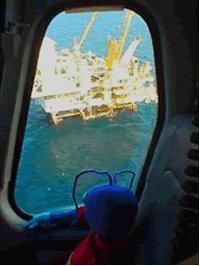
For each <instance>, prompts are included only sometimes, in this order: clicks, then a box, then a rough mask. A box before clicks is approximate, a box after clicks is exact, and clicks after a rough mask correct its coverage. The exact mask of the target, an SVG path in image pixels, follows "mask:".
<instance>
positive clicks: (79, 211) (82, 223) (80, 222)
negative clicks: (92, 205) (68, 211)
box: [77, 206, 88, 227]
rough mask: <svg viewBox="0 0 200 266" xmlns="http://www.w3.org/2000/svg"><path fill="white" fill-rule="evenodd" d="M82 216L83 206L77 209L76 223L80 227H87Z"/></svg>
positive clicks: (83, 212)
mask: <svg viewBox="0 0 200 266" xmlns="http://www.w3.org/2000/svg"><path fill="white" fill-rule="evenodd" d="M84 214H85V206H82V207H79V208H78V215H79V222H78V223H77V225H79V226H81V227H88V223H87V221H86V220H85V217H84Z"/></svg>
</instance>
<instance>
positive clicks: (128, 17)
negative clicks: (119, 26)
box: [119, 10, 135, 59]
mask: <svg viewBox="0 0 200 266" xmlns="http://www.w3.org/2000/svg"><path fill="white" fill-rule="evenodd" d="M134 15H135V12H134V11H131V10H129V11H128V12H127V14H126V18H125V23H124V28H123V30H122V32H121V36H120V40H119V45H120V50H119V59H120V57H121V54H122V50H123V47H124V43H125V40H126V37H127V34H128V30H129V27H130V24H131V19H132V17H133V16H134Z"/></svg>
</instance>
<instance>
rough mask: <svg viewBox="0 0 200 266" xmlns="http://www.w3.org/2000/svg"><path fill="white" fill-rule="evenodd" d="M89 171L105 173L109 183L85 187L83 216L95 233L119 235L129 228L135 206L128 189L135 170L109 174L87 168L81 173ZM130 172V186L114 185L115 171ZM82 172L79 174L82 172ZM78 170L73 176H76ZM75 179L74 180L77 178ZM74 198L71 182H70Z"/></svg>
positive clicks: (117, 236)
mask: <svg viewBox="0 0 200 266" xmlns="http://www.w3.org/2000/svg"><path fill="white" fill-rule="evenodd" d="M86 172H87V173H88V172H93V173H98V174H107V175H108V177H109V181H110V183H109V184H103V185H99V186H95V187H93V188H92V189H91V190H89V191H88V192H87V194H86V196H85V198H84V200H83V201H84V203H85V207H86V209H85V219H86V220H87V222H88V224H89V226H90V227H91V228H92V229H93V231H94V232H95V233H97V234H98V235H99V236H101V237H103V238H107V239H109V238H120V237H122V236H125V235H126V233H127V232H129V231H130V229H131V227H132V226H133V224H134V222H135V218H136V215H137V209H138V201H137V199H136V197H135V195H134V194H133V192H132V191H131V186H132V182H133V178H134V177H135V174H134V173H133V172H132V171H129V170H127V171H120V172H116V173H115V174H114V176H113V178H111V176H110V175H109V174H108V173H107V172H98V171H96V170H88V171H84V172H83V173H86ZM126 172H129V173H132V174H133V178H132V180H131V185H130V188H127V187H123V186H120V185H117V184H116V183H117V174H120V173H126ZM83 173H82V174H83ZM80 175H81V174H79V175H78V176H77V179H78V177H79V176H80ZM77 179H76V180H75V183H76V181H77ZM73 192H74V194H73V197H74V200H75V204H76V207H77V208H78V206H77V203H76V199H75V186H74V191H73Z"/></svg>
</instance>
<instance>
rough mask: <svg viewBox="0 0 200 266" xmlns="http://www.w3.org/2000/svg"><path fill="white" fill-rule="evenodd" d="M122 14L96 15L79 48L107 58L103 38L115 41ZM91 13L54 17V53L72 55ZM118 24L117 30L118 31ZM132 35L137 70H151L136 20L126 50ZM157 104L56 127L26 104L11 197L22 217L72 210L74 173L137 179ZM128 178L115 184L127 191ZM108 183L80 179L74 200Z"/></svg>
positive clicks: (143, 30) (148, 45) (142, 27)
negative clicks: (138, 40) (63, 51)
mask: <svg viewBox="0 0 200 266" xmlns="http://www.w3.org/2000/svg"><path fill="white" fill-rule="evenodd" d="M126 12H127V11H112V12H99V13H98V17H97V18H96V20H95V21H94V23H93V25H92V28H91V30H90V32H89V34H88V35H87V37H86V39H85V42H84V43H83V46H82V51H83V52H87V51H89V50H92V51H93V52H94V53H95V54H96V55H98V56H103V57H106V55H107V51H108V44H107V41H108V38H109V36H111V37H112V38H114V39H119V37H120V33H121V30H122V28H123V22H124V16H125V14H126ZM91 15H92V13H79V14H66V13H64V12H62V13H60V14H59V15H57V16H56V17H55V18H54V19H53V21H52V22H51V23H50V25H49V27H48V29H47V31H46V35H47V36H49V37H50V38H52V39H53V40H55V41H56V42H57V46H56V49H57V50H59V49H60V48H68V49H69V50H70V51H72V44H73V38H74V37H76V38H77V40H80V38H81V35H82V33H83V31H84V29H85V27H86V25H87V22H88V21H89V19H90V17H91ZM118 25H120V26H121V27H120V28H117V26H118ZM136 35H141V36H142V39H143V41H142V42H141V43H140V45H139V46H138V48H137V50H136V51H135V54H134V55H135V56H138V57H139V58H140V65H141V64H143V63H144V62H145V61H146V60H148V61H150V62H151V65H152V66H153V70H152V73H153V74H154V75H155V67H154V56H153V48H152V41H151V36H150V33H149V31H148V28H147V26H146V24H145V22H144V21H143V19H142V18H141V17H140V16H139V15H137V14H136V15H135V16H134V17H133V18H132V22H131V26H130V28H129V33H128V36H127V40H126V43H125V45H124V49H123V52H125V51H126V49H127V48H128V46H129V45H130V43H131V42H132V40H133V39H134V37H135V36H136ZM156 120H157V104H155V103H150V104H145V103H138V109H137V111H131V110H121V111H119V112H118V114H117V115H116V116H115V117H112V118H111V117H102V118H96V119H91V120H88V121H83V120H82V119H81V118H80V117H73V118H67V119H65V120H64V121H63V122H62V123H61V124H60V125H59V126H55V125H53V124H52V122H51V120H50V116H49V115H48V114H45V113H44V111H43V109H42V107H41V106H40V105H38V104H37V102H36V101H35V100H34V99H33V100H31V104H30V109H29V115H28V122H27V127H26V132H25V138H24V142H23V149H22V154H21V159H20V164H19V169H18V174H17V181H16V189H15V198H16V201H17V204H18V206H19V207H20V208H21V209H22V210H23V211H25V212H28V213H30V214H36V213H38V212H42V211H46V210H49V209H55V208H60V207H66V209H70V208H74V203H73V200H72V188H73V183H74V178H75V176H76V174H78V173H79V172H81V171H83V170H86V169H97V170H107V171H109V173H110V174H111V175H113V174H114V172H116V171H119V170H126V169H129V170H132V171H134V172H135V174H136V177H135V180H134V184H133V191H134V190H135V188H136V185H137V182H138V180H139V178H140V174H141V171H142V167H143V164H144V160H145V157H146V154H147V151H148V147H149V144H150V141H151V138H152V134H153V131H154V129H155V125H156ZM131 177H132V176H131V174H124V175H120V176H119V178H118V180H119V184H122V185H126V186H129V184H130V180H131ZM106 182H108V180H107V177H105V176H104V175H102V176H100V175H97V174H96V175H95V174H85V175H83V176H81V177H80V180H79V181H78V186H77V200H78V203H79V204H81V203H82V198H83V195H84V193H85V192H86V191H87V190H88V189H90V188H91V187H92V186H94V185H96V184H100V183H106Z"/></svg>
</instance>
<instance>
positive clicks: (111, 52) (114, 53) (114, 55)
mask: <svg viewBox="0 0 200 266" xmlns="http://www.w3.org/2000/svg"><path fill="white" fill-rule="evenodd" d="M134 15H135V12H133V11H131V10H128V12H127V13H126V17H125V23H124V27H123V30H122V32H121V36H120V39H119V40H109V42H108V45H109V48H108V55H107V58H106V66H107V67H112V65H113V61H114V60H120V58H121V54H122V50H123V47H124V43H125V40H126V37H127V34H128V30H129V27H130V23H131V19H132V17H133V16H134Z"/></svg>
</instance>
